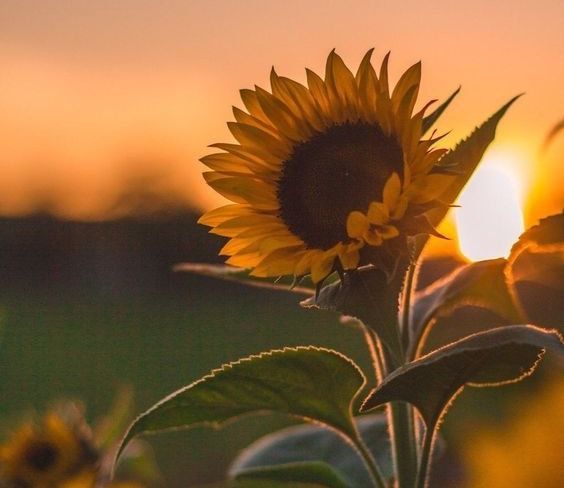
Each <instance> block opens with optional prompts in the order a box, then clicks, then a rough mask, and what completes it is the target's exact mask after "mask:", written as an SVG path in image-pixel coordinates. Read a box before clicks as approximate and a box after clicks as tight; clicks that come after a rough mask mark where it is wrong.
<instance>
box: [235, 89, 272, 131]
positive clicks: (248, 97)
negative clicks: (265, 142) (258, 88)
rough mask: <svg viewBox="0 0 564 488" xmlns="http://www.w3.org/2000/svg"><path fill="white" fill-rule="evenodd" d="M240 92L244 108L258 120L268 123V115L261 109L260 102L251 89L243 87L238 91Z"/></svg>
mask: <svg viewBox="0 0 564 488" xmlns="http://www.w3.org/2000/svg"><path fill="white" fill-rule="evenodd" d="M239 93H240V94H241V100H243V103H244V105H245V108H246V109H247V110H248V111H249V113H250V114H251V115H252V116H253V117H256V118H257V119H259V120H262V121H263V122H264V123H266V124H270V121H269V120H268V117H267V116H266V114H265V113H264V111H263V110H262V107H261V106H260V103H259V101H258V98H257V94H256V92H255V91H253V90H248V89H244V90H241V91H240V92H239Z"/></svg>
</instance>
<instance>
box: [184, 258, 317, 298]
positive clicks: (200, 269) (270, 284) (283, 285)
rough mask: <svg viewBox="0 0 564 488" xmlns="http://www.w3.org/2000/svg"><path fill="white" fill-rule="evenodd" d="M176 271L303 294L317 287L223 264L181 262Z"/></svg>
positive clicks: (311, 292) (311, 291)
mask: <svg viewBox="0 0 564 488" xmlns="http://www.w3.org/2000/svg"><path fill="white" fill-rule="evenodd" d="M174 271H184V272H188V273H194V274H198V275H201V276H209V277H211V278H217V279H220V280H224V281H233V282H236V283H241V284H243V285H247V286H252V287H255V288H265V289H267V290H277V291H289V292H293V293H298V294H301V295H313V293H314V292H315V288H314V287H313V286H307V285H300V286H294V285H295V284H294V283H291V282H287V281H284V280H283V279H279V280H276V281H273V280H268V279H263V278H255V277H253V276H251V275H250V274H249V270H248V269H244V268H237V267H235V266H227V265H223V264H207V263H180V264H177V265H176V266H174Z"/></svg>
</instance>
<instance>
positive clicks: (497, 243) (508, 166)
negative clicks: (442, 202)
mask: <svg viewBox="0 0 564 488" xmlns="http://www.w3.org/2000/svg"><path fill="white" fill-rule="evenodd" d="M515 159H518V158H517V156H516V155H514V154H511V153H494V154H491V155H490V156H489V157H486V158H485V160H484V162H483V164H482V166H481V167H480V168H479V169H478V170H477V171H476V173H475V174H474V176H473V177H472V179H471V180H470V182H469V183H468V186H467V187H466V189H465V190H464V191H463V192H462V194H461V196H460V198H459V201H458V204H459V205H460V208H458V209H456V212H455V219H456V227H457V232H458V241H459V246H460V250H461V252H462V254H463V255H464V256H465V257H467V258H468V259H470V260H471V261H479V260H482V259H492V258H498V257H506V256H507V255H508V253H509V251H510V249H511V246H512V244H513V243H514V242H515V241H516V240H517V238H518V237H519V235H520V234H521V233H522V232H523V229H524V225H523V214H522V207H523V202H522V197H521V194H522V188H521V186H520V178H519V175H518V172H517V171H518V170H517V169H516V168H518V164H515V163H518V161H514V160H515ZM512 163H513V164H512Z"/></svg>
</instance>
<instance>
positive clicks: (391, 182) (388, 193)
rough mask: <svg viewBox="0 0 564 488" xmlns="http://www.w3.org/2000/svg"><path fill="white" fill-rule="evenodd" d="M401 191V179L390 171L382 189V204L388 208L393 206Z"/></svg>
mask: <svg viewBox="0 0 564 488" xmlns="http://www.w3.org/2000/svg"><path fill="white" fill-rule="evenodd" d="M400 193H401V180H400V177H399V175H398V174H397V173H395V172H394V173H392V174H391V176H390V177H389V178H388V181H386V184H385V185H384V191H383V200H384V205H386V207H388V208H395V206H396V203H397V201H398V198H399V196H400Z"/></svg>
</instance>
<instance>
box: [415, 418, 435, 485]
mask: <svg viewBox="0 0 564 488" xmlns="http://www.w3.org/2000/svg"><path fill="white" fill-rule="evenodd" d="M434 439H435V431H434V430H432V429H429V427H427V428H426V429H425V435H424V436H423V448H422V451H421V459H420V461H419V470H418V472H417V481H416V485H415V487H416V488H426V487H427V486H428V484H429V466H430V465H431V459H432V454H433V443H434V442H433V441H434Z"/></svg>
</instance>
